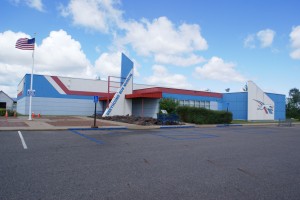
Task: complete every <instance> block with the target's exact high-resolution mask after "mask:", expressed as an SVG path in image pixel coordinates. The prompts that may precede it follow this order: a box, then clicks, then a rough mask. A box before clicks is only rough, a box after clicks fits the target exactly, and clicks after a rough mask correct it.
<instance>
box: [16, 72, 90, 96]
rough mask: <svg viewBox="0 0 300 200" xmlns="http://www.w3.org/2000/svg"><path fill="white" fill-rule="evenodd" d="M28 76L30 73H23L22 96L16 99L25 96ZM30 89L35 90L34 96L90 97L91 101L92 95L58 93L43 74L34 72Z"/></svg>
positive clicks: (28, 82) (28, 87) (27, 87)
mask: <svg viewBox="0 0 300 200" xmlns="http://www.w3.org/2000/svg"><path fill="white" fill-rule="evenodd" d="M30 76H31V75H30V74H26V75H25V81H24V89H23V94H22V96H19V97H18V100H19V99H21V98H24V97H26V96H27V90H29V89H30ZM32 89H33V90H35V96H34V97H49V98H66V99H91V101H93V96H81V95H67V94H60V93H59V92H57V90H56V89H55V88H54V87H53V86H52V85H51V84H50V83H49V81H48V80H47V79H46V78H45V76H43V75H36V74H34V75H33V87H32Z"/></svg>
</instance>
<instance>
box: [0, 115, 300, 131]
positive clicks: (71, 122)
mask: <svg viewBox="0 0 300 200" xmlns="http://www.w3.org/2000/svg"><path fill="white" fill-rule="evenodd" d="M93 125H94V119H93V118H91V117H82V116H43V117H40V118H37V117H36V118H33V119H32V120H28V116H20V117H8V118H7V119H6V118H5V117H0V131H5V130H16V131H21V130H67V129H89V128H91V127H92V126H93ZM277 125H278V123H276V122H274V123H251V124H230V125H222V124H221V125H216V124H211V125H195V124H188V123H186V124H185V125H166V126H160V125H155V126H142V125H136V124H128V123H123V122H116V121H108V120H101V119H97V120H96V126H98V128H99V129H120V128H126V129H142V130H143V129H158V128H190V127H196V128H207V127H228V126H230V127H232V126H277ZM293 125H300V123H299V122H296V123H293Z"/></svg>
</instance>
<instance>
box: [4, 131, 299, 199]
mask: <svg viewBox="0 0 300 200" xmlns="http://www.w3.org/2000/svg"><path fill="white" fill-rule="evenodd" d="M0 161H1V165H0V180H1V181H0V199H151V200H153V199H170V200H174V199H222V200H223V199H251V200H253V199H272V200H274V199H280V200H282V199H289V200H290V199H300V190H299V187H300V126H293V127H276V126H269V127H259V126H258V127H254V126H253V127H251V126H248V127H242V126H241V127H220V128H217V127H216V128H177V129H153V130H128V129H120V130H84V129H72V130H66V131H22V132H18V131H0Z"/></svg>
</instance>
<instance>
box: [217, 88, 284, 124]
mask: <svg viewBox="0 0 300 200" xmlns="http://www.w3.org/2000/svg"><path fill="white" fill-rule="evenodd" d="M266 94H267V95H268V96H269V97H270V98H271V99H272V101H274V105H275V113H274V119H275V120H279V119H285V114H286V111H285V95H282V94H273V93H266ZM227 105H228V111H230V112H232V115H233V119H240V120H248V93H247V92H238V93H224V94H223V102H222V106H223V108H222V109H223V110H227Z"/></svg>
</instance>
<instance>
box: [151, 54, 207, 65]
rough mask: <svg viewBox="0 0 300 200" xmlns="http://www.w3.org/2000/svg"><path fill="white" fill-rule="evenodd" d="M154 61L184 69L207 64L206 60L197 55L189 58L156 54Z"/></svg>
mask: <svg viewBox="0 0 300 200" xmlns="http://www.w3.org/2000/svg"><path fill="white" fill-rule="evenodd" d="M154 60H155V61H156V62H158V63H162V64H173V65H176V66H182V67H187V66H191V65H196V64H199V63H202V62H205V58H203V57H201V56H198V55H195V54H193V53H192V54H191V55H189V56H187V57H181V56H176V55H168V54H156V55H155V57H154Z"/></svg>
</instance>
